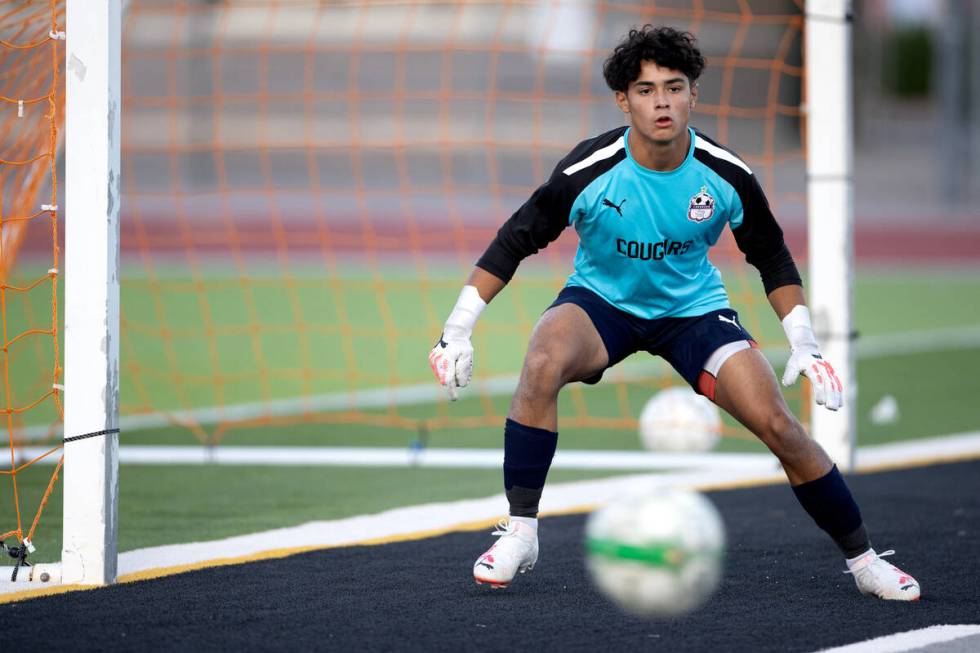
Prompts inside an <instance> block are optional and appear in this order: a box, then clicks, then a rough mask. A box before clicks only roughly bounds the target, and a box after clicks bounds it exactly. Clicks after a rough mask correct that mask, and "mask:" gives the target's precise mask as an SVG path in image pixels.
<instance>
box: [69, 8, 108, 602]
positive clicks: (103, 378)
mask: <svg viewBox="0 0 980 653" xmlns="http://www.w3.org/2000/svg"><path fill="white" fill-rule="evenodd" d="M66 9H67V19H66V33H67V39H66V48H65V76H66V80H65V85H66V87H65V92H66V99H65V107H66V108H65V129H66V134H65V136H66V142H65V203H66V205H67V206H66V207H65V218H66V219H65V431H64V432H65V439H66V442H65V450H64V451H65V467H64V533H63V538H64V539H63V549H62V554H61V565H62V574H61V582H62V583H65V584H69V583H80V584H106V583H113V582H115V580H116V561H117V546H116V542H117V532H118V524H117V514H118V510H117V500H118V495H119V435H118V425H119V201H120V178H119V173H120V140H121V130H120V122H121V114H122V104H121V96H120V78H121V65H120V57H121V33H122V25H121V15H122V0H67V7H66ZM91 434H98V435H91ZM79 436H89V437H83V438H81V439H78V440H72V438H74V437H79Z"/></svg>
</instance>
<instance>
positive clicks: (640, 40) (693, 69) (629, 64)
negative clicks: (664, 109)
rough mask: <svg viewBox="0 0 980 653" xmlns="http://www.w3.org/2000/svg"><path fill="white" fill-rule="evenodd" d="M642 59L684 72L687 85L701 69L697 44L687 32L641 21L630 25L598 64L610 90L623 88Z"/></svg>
mask: <svg viewBox="0 0 980 653" xmlns="http://www.w3.org/2000/svg"><path fill="white" fill-rule="evenodd" d="M644 61H653V62H655V63H656V64H657V65H658V66H661V67H663V68H670V69H672V70H679V71H680V72H682V73H684V74H685V75H687V79H688V81H689V82H690V83H691V85H692V86H693V85H694V82H695V81H697V79H698V77H700V76H701V71H703V70H704V65H705V61H704V57H703V56H701V51H700V50H699V49H698V46H697V39H695V38H694V35H693V34H691V33H690V32H681V31H679V30H676V29H674V28H673V27H666V26H662V27H654V26H653V25H644V26H643V27H641V28H640V29H631V30H630V33H629V34H627V35H626V38H624V39H623V40H622V41H620V42H619V44H618V45H617V46H616V47H615V49H613V51H612V54H610V55H609V58H608V59H606V63H605V64H604V65H603V67H602V74H603V75H604V76H605V78H606V84H608V85H609V88H611V89H612V90H614V91H622V92H623V93H625V92H626V89H627V88H628V87H629V85H630V82H633V81H636V79H637V78H638V77H639V76H640V67H641V65H642V64H643V62H644Z"/></svg>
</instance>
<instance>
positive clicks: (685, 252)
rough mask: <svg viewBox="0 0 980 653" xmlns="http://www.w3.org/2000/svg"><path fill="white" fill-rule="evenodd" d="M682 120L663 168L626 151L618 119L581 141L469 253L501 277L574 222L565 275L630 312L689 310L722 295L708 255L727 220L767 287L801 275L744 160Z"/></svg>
mask: <svg viewBox="0 0 980 653" xmlns="http://www.w3.org/2000/svg"><path fill="white" fill-rule="evenodd" d="M689 131H690V136H691V145H690V148H689V150H688V153H687V156H686V157H685V159H684V162H683V163H682V164H681V165H680V166H678V167H677V168H675V169H674V170H671V171H668V172H658V171H655V170H650V169H648V168H644V167H643V166H641V165H640V164H639V163H637V162H636V161H635V160H634V159H633V158H632V156H630V153H629V147H628V144H627V136H628V134H629V129H628V128H626V127H621V128H618V129H615V130H613V131H611V132H607V133H605V134H602V135H600V136H598V137H596V138H594V139H590V140H588V141H585V142H584V143H581V144H580V145H579V146H577V147H576V148H575V149H574V150H573V151H572V152H571V153H570V154H569V155H568V156H567V157H565V158H564V159H563V160H562V161H561V162H560V163H559V164H558V167H557V168H556V169H555V171H554V173H553V174H552V176H551V178H550V179H549V180H548V182H547V183H545V184H544V185H543V186H541V187H540V188H539V189H538V190H537V191H535V193H534V195H532V196H531V199H529V200H528V202H527V203H525V205H524V206H522V207H521V209H519V210H518V211H517V213H515V214H514V215H513V216H512V217H511V218H510V220H508V221H507V223H505V224H504V226H502V227H501V229H500V231H499V232H498V234H497V238H496V239H495V240H494V242H493V243H492V244H491V246H490V248H488V250H487V252H486V253H485V254H484V256H483V257H482V258H481V259H480V261H479V262H478V263H477V265H478V266H480V267H482V268H484V269H486V270H487V271H489V272H491V273H493V274H495V275H496V276H499V277H500V278H502V279H504V280H509V279H510V278H511V276H512V275H513V272H514V270H516V267H517V264H518V263H519V262H520V260H522V259H523V258H524V257H526V256H528V255H530V254H532V253H534V252H536V251H538V250H539V249H541V248H542V247H544V246H547V244H548V243H550V242H551V241H553V240H554V239H555V238H557V237H558V235H559V234H560V233H561V231H562V230H563V229H564V228H565V227H567V226H569V225H571V226H572V227H574V228H575V230H576V232H577V233H578V236H579V245H578V251H577V252H576V255H575V262H574V272H573V273H572V275H571V276H570V277H569V279H568V282H567V284H568V285H571V286H581V287H583V288H587V289H588V290H591V291H592V292H594V293H596V294H597V295H599V296H600V297H602V298H603V299H605V300H606V301H607V302H609V303H610V304H612V305H614V306H616V307H617V308H619V309H621V310H623V311H626V312H627V313H630V314H632V315H635V316H637V317H641V318H645V319H655V318H662V317H691V316H695V315H702V314H704V313H707V312H709V311H713V310H716V309H720V308H728V307H729V302H728V295H727V293H726V292H725V287H724V284H723V283H722V279H721V275H720V274H719V272H718V269H717V268H716V267H715V266H714V265H713V264H712V263H711V261H710V259H709V256H708V252H709V249H710V248H711V247H712V246H713V245H714V244H715V243H717V242H718V238H719V237H720V236H721V233H722V231H723V230H724V228H725V226H726V225H728V226H730V228H731V229H732V232H733V234H734V235H735V239H736V242H737V244H738V246H739V248H740V249H741V250H742V251H743V252H744V253H745V254H746V259H747V260H748V261H749V262H750V263H753V264H754V265H756V267H758V268H759V270H760V272H761V273H762V278H763V283H764V285H765V286H766V291H767V292H769V291H771V290H772V289H774V288H776V287H778V286H781V285H786V284H788V283H796V284H798V283H800V280H799V274H798V273H797V271H796V266H795V264H794V263H793V260H792V257H791V256H790V255H789V252H788V250H787V249H786V245H785V242H784V240H783V235H782V231H781V230H780V228H779V225H778V224H777V223H776V221H775V219H774V217H773V216H772V213H771V211H770V210H769V205H768V202H767V201H766V198H765V195H764V194H763V192H762V189H761V188H760V186H759V184H758V182H757V181H756V179H755V176H754V175H753V174H752V171H751V170H750V169H749V167H748V166H747V165H746V164H745V163H744V162H743V161H742V160H741V159H739V158H738V157H737V156H736V155H735V154H733V153H732V152H731V151H729V150H727V149H725V148H723V147H721V146H720V145H718V144H717V143H714V142H713V141H711V140H709V139H708V138H707V137H706V136H704V135H703V134H701V133H700V132H698V131H696V130H694V129H690V130H689Z"/></svg>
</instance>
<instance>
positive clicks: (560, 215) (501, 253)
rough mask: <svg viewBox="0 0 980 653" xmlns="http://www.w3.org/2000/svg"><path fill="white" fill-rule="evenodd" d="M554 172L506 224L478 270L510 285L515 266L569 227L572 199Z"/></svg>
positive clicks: (479, 262) (481, 259) (482, 258)
mask: <svg viewBox="0 0 980 653" xmlns="http://www.w3.org/2000/svg"><path fill="white" fill-rule="evenodd" d="M559 175H561V173H560V172H558V171H556V172H555V174H553V175H552V176H551V179H549V180H548V181H547V182H546V183H545V184H544V185H543V186H541V187H540V188H538V189H537V190H536V191H534V194H533V195H531V197H530V199H528V201H527V202H525V203H524V205H523V206H522V207H521V208H519V209H517V211H516V212H515V213H514V215H512V216H511V217H510V219H509V220H507V222H505V223H504V224H503V225H502V226H501V227H500V229H499V230H497V237H496V238H494V239H493V242H491V243H490V246H489V247H488V248H487V251H486V252H484V253H483V256H481V257H480V260H479V261H477V263H476V265H477V267H480V268H483V269H484V270H486V271H487V272H489V273H490V274H492V275H494V276H495V277H498V278H500V279H502V280H503V281H506V282H509V281H510V280H511V279H512V278H513V277H514V272H516V271H517V266H518V265H520V264H521V261H523V260H524V259H525V258H527V257H528V256H530V255H532V254H536V253H537V252H538V250H542V249H544V248H545V247H547V246H548V245H549V244H550V243H552V242H553V241H554V240H555V239H556V238H558V236H560V235H561V232H562V231H563V230H564V229H565V227H566V226H568V214H569V211H571V207H572V202H573V201H574V200H575V198H574V197H568V195H569V193H568V192H566V191H565V190H564V189H563V188H562V187H563V186H565V185H566V184H564V183H563V180H562V179H561V177H560V176H559Z"/></svg>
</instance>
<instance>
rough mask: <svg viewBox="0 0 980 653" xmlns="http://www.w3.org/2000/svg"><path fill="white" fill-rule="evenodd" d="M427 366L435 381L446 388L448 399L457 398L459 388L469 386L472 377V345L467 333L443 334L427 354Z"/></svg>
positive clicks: (447, 332) (453, 399)
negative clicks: (434, 376) (430, 368)
mask: <svg viewBox="0 0 980 653" xmlns="http://www.w3.org/2000/svg"><path fill="white" fill-rule="evenodd" d="M429 365H430V366H431V367H432V372H433V374H435V375H436V380H437V381H439V383H441V384H442V385H443V387H445V388H446V394H448V395H449V399H450V400H452V401H456V400H457V399H458V398H459V388H463V387H466V386H467V385H469V382H470V378H471V377H472V376H473V345H472V344H471V343H470V335H469V334H468V333H451V332H449V331H445V332H443V334H442V335H441V336H439V341H438V342H437V343H436V346H435V347H433V348H432V351H430V352H429Z"/></svg>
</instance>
